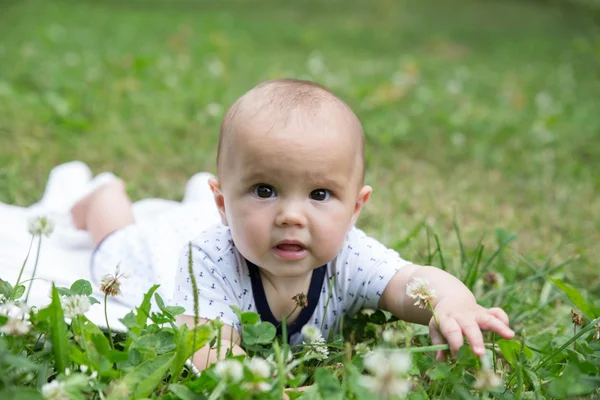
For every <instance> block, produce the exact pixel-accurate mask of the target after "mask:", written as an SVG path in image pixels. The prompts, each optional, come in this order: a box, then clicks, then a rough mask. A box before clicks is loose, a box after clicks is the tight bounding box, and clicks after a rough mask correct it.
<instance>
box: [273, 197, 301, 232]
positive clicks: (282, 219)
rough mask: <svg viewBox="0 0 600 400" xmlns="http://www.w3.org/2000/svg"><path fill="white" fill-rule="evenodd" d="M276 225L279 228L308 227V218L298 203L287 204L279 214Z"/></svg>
mask: <svg viewBox="0 0 600 400" xmlns="http://www.w3.org/2000/svg"><path fill="white" fill-rule="evenodd" d="M275 224H276V225H278V226H301V227H302V226H306V216H305V215H304V211H303V209H302V206H301V205H299V204H297V203H296V202H287V203H286V204H284V205H283V206H282V207H281V210H280V212H279V213H278V214H277V217H276V218H275Z"/></svg>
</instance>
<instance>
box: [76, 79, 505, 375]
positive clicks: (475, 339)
mask: <svg viewBox="0 0 600 400" xmlns="http://www.w3.org/2000/svg"><path fill="white" fill-rule="evenodd" d="M208 184H209V185H210V189H211V190H212V194H213V196H214V201H215V204H216V207H217V209H218V212H219V214H220V219H221V222H222V224H215V225H214V226H212V227H210V228H209V229H207V230H205V231H204V232H202V233H201V234H200V235H199V236H198V233H199V232H197V230H198V229H197V227H198V226H206V224H204V223H201V222H202V221H201V220H202V218H203V217H202V215H203V213H204V214H206V217H205V219H210V218H211V215H212V213H211V210H202V209H198V208H196V209H194V208H193V207H190V208H188V209H187V211H186V214H179V217H178V218H179V219H177V218H173V219H172V221H171V220H169V223H170V225H171V226H173V227H174V228H173V233H165V232H163V231H161V230H159V229H154V230H153V229H152V228H151V226H150V225H147V226H146V227H145V228H144V229H142V227H141V226H136V225H139V223H137V222H135V219H134V215H133V213H132V210H131V202H130V201H129V198H128V197H127V195H126V193H125V190H124V186H123V182H121V181H119V180H114V181H112V182H110V183H108V184H105V185H103V186H101V187H100V188H99V189H98V190H96V191H95V192H94V193H92V194H91V195H90V196H88V197H87V198H85V199H83V200H82V201H80V202H79V203H78V204H77V205H76V206H75V207H74V208H73V210H72V213H73V220H74V222H75V225H76V226H77V227H78V228H80V229H86V230H88V231H89V232H90V234H91V236H92V239H93V242H94V244H95V245H98V247H97V251H96V254H95V256H94V257H95V259H97V261H98V262H97V264H103V265H111V267H112V265H116V262H114V261H112V260H119V259H121V258H123V257H125V258H128V259H129V260H130V263H133V264H136V268H137V271H142V272H139V273H135V275H136V276H135V277H133V278H134V279H130V280H135V281H137V282H141V280H143V275H144V274H145V273H146V271H147V274H148V277H147V279H146V280H148V279H150V280H151V279H153V278H154V275H153V274H152V267H151V265H146V264H150V262H149V261H147V260H148V258H147V257H146V256H145V255H144V254H145V253H146V252H147V250H148V249H152V247H153V246H154V244H148V243H147V241H148V240H147V239H146V238H149V237H151V236H155V237H160V238H162V239H161V240H157V241H155V242H154V243H156V245H159V244H160V243H161V242H162V241H163V240H164V239H167V237H169V236H172V235H178V236H179V237H180V238H185V242H188V241H189V240H190V239H192V238H193V241H192V242H191V252H192V254H191V258H192V261H193V274H194V278H195V281H196V284H197V288H198V293H197V294H198V299H199V317H200V323H201V324H203V323H206V322H208V321H209V320H212V319H215V318H220V319H221V321H222V322H223V323H224V326H223V328H222V331H221V333H222V338H223V340H224V342H223V343H222V345H221V349H222V352H223V354H221V355H220V357H223V356H224V353H225V351H227V349H229V348H231V349H232V351H233V353H234V354H243V353H244V351H243V349H242V348H241V347H240V345H239V344H240V343H241V340H240V333H239V330H240V328H241V327H240V321H239V320H238V317H237V316H236V314H235V313H234V312H233V310H232V309H231V307H230V306H232V305H235V306H237V307H239V308H240V309H242V310H243V311H253V312H256V313H258V314H259V315H260V316H261V319H262V320H263V321H269V322H272V323H273V324H274V325H276V326H279V331H280V332H281V327H280V322H281V321H282V320H283V319H286V321H287V324H288V326H287V333H288V336H289V338H288V340H289V343H291V344H298V343H301V342H302V340H303V338H302V333H301V329H302V327H303V326H304V325H307V324H312V325H315V326H317V327H320V328H321V329H322V334H323V337H325V338H327V337H329V334H330V332H333V333H335V332H337V331H338V329H339V325H340V320H341V318H342V316H343V315H344V314H348V315H351V314H353V313H356V312H358V311H359V310H360V309H362V308H381V309H384V310H387V311H389V312H391V313H392V314H393V315H395V316H396V317H398V318H400V319H402V320H405V321H409V322H415V323H419V324H428V325H429V331H430V333H431V338H432V342H433V343H434V344H442V343H446V342H447V343H448V344H449V347H450V351H451V353H452V354H453V355H456V352H457V351H458V348H459V347H460V346H461V345H462V344H463V341H464V337H466V338H467V339H468V341H469V344H470V346H471V348H472V349H473V352H474V353H475V354H477V355H482V354H483V353H484V345H483V338H482V334H481V331H482V330H489V331H493V332H496V333H498V334H499V335H500V336H502V337H504V338H507V339H510V338H512V337H513V336H514V333H513V331H512V330H511V329H510V328H509V326H508V316H507V315H506V313H505V312H504V311H503V310H501V309H499V308H491V309H486V308H483V307H481V306H479V305H478V304H477V301H476V300H475V298H474V296H473V294H472V293H471V292H470V291H469V290H468V289H467V288H466V287H465V286H464V285H463V284H462V283H461V282H460V281H459V280H458V279H456V278H454V277H453V276H451V275H450V274H448V273H446V272H444V271H442V270H440V269H438V268H434V267H424V266H418V265H415V264H412V263H410V262H408V261H405V260H403V259H402V258H401V257H400V256H399V255H398V253H396V252H395V251H393V250H390V249H387V248H386V247H385V246H384V245H382V244H381V243H379V242H378V241H377V240H375V239H373V238H370V237H368V236H367V235H365V234H364V233H363V232H362V231H361V230H359V229H357V228H355V226H354V224H355V222H356V220H357V219H358V217H359V214H360V211H361V209H362V207H363V206H364V205H365V204H366V202H367V201H368V199H369V196H370V195H371V192H372V188H371V187H370V186H367V185H365V184H364V135H363V130H362V127H361V124H360V121H359V120H358V118H357V117H356V115H355V114H354V113H353V112H352V110H351V109H350V108H349V107H348V106H347V105H346V104H345V103H344V102H343V101H342V100H340V99H339V98H338V97H336V96H335V95H334V94H332V93H331V92H330V91H328V90H327V89H325V88H323V87H321V86H319V85H317V84H315V83H312V82H307V81H300V80H293V79H281V80H275V81H269V82H265V83H262V84H260V85H258V86H256V87H255V88H253V89H252V90H250V91H249V92H248V93H246V94H245V95H243V96H242V97H241V98H240V99H238V100H237V101H236V102H235V103H234V104H233V106H232V107H231V108H230V109H229V110H228V112H227V114H226V115H225V117H224V120H223V123H222V126H221V132H220V138H219V149H218V156H217V177H211V178H210V179H208ZM182 218H186V219H185V220H183V219H182ZM194 221H196V222H194ZM178 226H187V227H188V228H185V229H183V228H181V229H180V228H177V227H178ZM194 227H196V231H195V230H194ZM175 228H177V229H175ZM142 231H143V232H142ZM144 232H145V233H144ZM144 235H145V236H144ZM103 241H105V242H108V243H106V244H102V242H103ZM185 242H184V243H185ZM178 248H180V246H179V247H178ZM189 249H190V246H189V245H188V246H185V248H184V249H183V251H182V252H181V256H180V261H179V268H178V270H177V277H176V281H175V285H174V286H175V292H174V300H175V303H176V304H177V305H180V306H183V307H184V308H185V309H186V312H187V313H188V315H184V316H180V317H179V318H178V322H179V323H186V324H188V325H189V326H194V317H193V315H190V314H192V313H193V309H194V307H193V299H194V293H193V291H194V289H193V288H192V284H191V279H190V276H189V271H188V260H189V257H190V254H189ZM125 252H127V253H128V254H125ZM144 257H146V258H144ZM102 258H104V259H105V261H106V262H104V263H103V262H102ZM175 258H176V256H175ZM131 260H133V261H131ZM136 260H137V261H136ZM168 262H170V261H168ZM168 262H167V263H168ZM144 268H146V269H144ZM414 278H422V279H426V280H427V281H428V282H429V287H430V288H431V289H432V290H435V292H436V294H437V297H436V299H435V301H434V302H433V304H432V306H433V308H434V310H435V314H436V317H437V321H438V322H437V323H436V322H435V320H434V319H433V318H432V313H431V312H430V311H429V310H427V309H421V308H419V307H417V306H416V305H415V304H414V303H415V300H414V299H412V298H410V297H409V296H408V295H407V294H406V289H407V285H408V284H409V283H410V282H411V281H412V280H413V279H414ZM151 283H156V282H151ZM148 284H149V282H146V283H145V287H146V286H148ZM140 285H141V284H140ZM142 286H144V285H142ZM330 287H332V288H333V291H332V292H331V293H330ZM301 293H302V294H305V295H306V298H307V300H308V301H307V305H306V306H305V307H298V306H297V297H296V295H297V294H301ZM293 298H296V299H293ZM438 358H440V359H441V358H443V354H442V353H439V354H438ZM216 359H217V355H216V354H215V351H214V350H211V349H209V348H208V347H206V348H203V349H201V350H200V351H198V352H197V353H196V354H195V356H194V364H195V365H196V366H197V367H198V368H199V369H204V368H206V366H207V365H208V364H210V362H212V361H215V360H216ZM207 360H209V363H207Z"/></svg>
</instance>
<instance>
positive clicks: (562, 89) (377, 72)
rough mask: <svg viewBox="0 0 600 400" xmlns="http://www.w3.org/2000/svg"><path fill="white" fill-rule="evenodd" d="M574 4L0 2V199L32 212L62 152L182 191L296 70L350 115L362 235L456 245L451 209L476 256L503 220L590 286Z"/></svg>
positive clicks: (588, 126)
mask: <svg viewBox="0 0 600 400" xmlns="http://www.w3.org/2000/svg"><path fill="white" fill-rule="evenodd" d="M577 3H581V2H544V1H484V0H446V1H431V0H420V1H418V0H398V1H391V0H375V1H360V0H351V1H340V0H327V1H293V2H283V1H280V2H277V1H191V0H188V1H182V0H175V1H127V2H119V1H62V0H60V1H2V2H0V7H1V9H0V201H1V202H7V203H14V204H18V205H22V206H26V205H28V204H31V203H32V202H34V201H36V200H37V199H39V198H40V196H41V194H42V191H43V188H44V185H45V182H46V179H47V176H48V173H49V171H50V169H51V168H52V167H53V166H55V165H57V164H59V163H62V162H65V161H70V160H75V159H77V160H82V161H84V162H86V163H88V164H89V165H90V166H91V167H92V169H93V171H94V172H95V173H98V172H101V171H104V170H110V171H113V172H115V173H116V174H117V175H119V176H121V177H122V178H124V179H125V180H126V181H127V182H128V184H129V186H128V188H129V191H130V193H131V195H132V197H133V199H134V200H137V199H140V198H144V197H165V198H171V199H180V198H181V196H182V194H183V189H184V185H185V182H186V180H187V179H188V178H189V177H190V176H191V175H192V174H193V173H195V172H197V171H200V170H208V171H211V172H214V171H215V165H214V164H215V163H214V159H215V150H216V143H217V134H218V127H219V122H220V118H221V116H222V114H223V112H224V110H226V108H227V107H228V106H229V105H230V104H231V103H232V102H233V101H234V99H235V98H237V97H238V96H240V95H241V94H242V93H244V92H245V91H246V90H248V89H249V88H251V87H252V86H254V85H255V84H256V83H258V82H259V81H262V80H265V79H271V78H276V77H296V78H306V79H311V80H315V81H317V82H319V83H322V84H324V85H326V86H328V87H330V88H331V89H332V90H333V91H334V92H336V93H337V94H338V95H339V96H340V97H342V98H343V99H345V100H346V101H347V102H348V103H349V104H350V105H351V106H352V107H353V108H354V109H355V111H356V113H357V114H358V115H359V117H360V118H361V119H362V121H363V125H364V127H365V130H366V135H367V160H368V172H367V181H368V183H369V184H371V185H372V186H373V187H374V189H375V191H374V195H373V196H372V200H371V201H370V203H369V205H368V207H367V210H366V211H365V213H364V214H363V216H362V218H361V220H360V224H359V225H360V226H361V227H362V228H364V229H366V230H367V231H368V232H369V233H371V234H373V235H374V236H376V237H377V238H379V239H380V240H381V241H383V242H384V243H386V244H388V245H390V246H399V244H400V243H402V242H403V241H404V239H406V238H407V237H409V238H410V232H411V231H412V230H413V228H415V227H418V226H420V225H419V224H420V223H422V222H425V223H426V224H427V225H429V226H431V227H432V229H433V230H434V231H435V232H437V233H438V234H439V236H440V240H441V243H442V246H443V247H444V248H445V249H446V252H447V253H450V254H456V253H457V252H458V246H457V244H456V234H455V233H454V232H453V226H452V222H453V219H454V218H456V219H457V220H458V225H459V226H460V228H461V230H462V235H463V239H464V241H465V243H466V244H467V245H468V246H470V248H472V247H474V246H475V245H476V244H477V243H478V242H479V241H480V240H482V241H483V243H484V244H486V245H487V246H488V248H490V250H489V251H492V250H493V246H494V245H495V243H496V241H497V237H499V236H502V235H504V234H505V233H503V232H514V233H516V234H517V235H518V237H519V239H518V241H517V242H516V243H515V245H514V246H513V248H514V250H515V251H517V252H519V253H520V254H522V255H524V256H525V257H527V258H529V259H531V260H533V261H534V262H543V260H548V261H549V262H560V261H564V260H566V259H567V258H570V257H579V258H578V259H577V260H576V261H575V262H574V263H572V264H571V267H570V269H569V270H568V272H567V273H568V274H569V276H570V277H571V278H573V279H575V280H577V281H579V283H581V284H585V286H586V287H588V288H590V289H592V290H597V291H600V290H599V289H598V288H599V287H600V277H599V275H600V274H599V273H598V271H599V267H598V259H599V258H600V248H599V246H598V242H599V241H600V233H599V232H600V196H599V194H600V11H599V8H598V7H600V5H594V4H595V2H593V1H591V2H584V3H588V5H584V6H581V5H578V4H577ZM589 4H592V5H591V6H590V5H589ZM0 223H1V221H0ZM426 247H427V235H425V232H424V231H423V230H421V231H420V232H419V233H418V234H417V235H416V236H415V237H414V238H413V239H412V242H411V243H410V245H409V246H407V247H406V248H405V249H403V254H404V255H405V256H406V257H408V258H411V257H420V256H422V255H423V252H424V251H425V250H424V249H425V248H426ZM453 260H454V261H453ZM456 260H458V258H452V257H449V260H447V261H448V262H452V263H453V264H454V267H455V268H460V265H458V261H456ZM503 260H504V261H502V262H506V263H511V262H513V263H515V262H519V261H518V260H519V257H518V256H515V257H514V258H512V259H510V258H509V259H503ZM498 268H500V266H498Z"/></svg>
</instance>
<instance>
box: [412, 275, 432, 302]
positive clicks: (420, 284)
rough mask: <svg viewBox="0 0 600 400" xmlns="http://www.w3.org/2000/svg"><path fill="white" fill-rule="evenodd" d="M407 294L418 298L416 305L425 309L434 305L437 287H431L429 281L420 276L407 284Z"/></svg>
mask: <svg viewBox="0 0 600 400" xmlns="http://www.w3.org/2000/svg"><path fill="white" fill-rule="evenodd" d="M406 295H407V296H408V297H410V298H412V299H415V300H417V301H416V302H415V304H414V305H415V306H418V307H419V308H423V309H428V308H429V307H430V306H432V305H433V302H434V301H435V299H436V294H435V289H430V288H429V281H428V280H427V279H426V278H419V277H415V278H413V280H412V281H411V282H410V283H409V284H408V285H407V286H406Z"/></svg>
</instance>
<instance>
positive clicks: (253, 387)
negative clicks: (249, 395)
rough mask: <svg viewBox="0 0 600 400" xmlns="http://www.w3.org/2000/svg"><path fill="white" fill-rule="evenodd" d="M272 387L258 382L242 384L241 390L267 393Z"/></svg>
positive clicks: (263, 382) (266, 383)
mask: <svg viewBox="0 0 600 400" xmlns="http://www.w3.org/2000/svg"><path fill="white" fill-rule="evenodd" d="M271 387H272V385H271V384H270V383H268V382H265V381H260V382H244V383H242V388H244V389H246V390H249V391H251V392H268V391H269V390H271Z"/></svg>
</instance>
